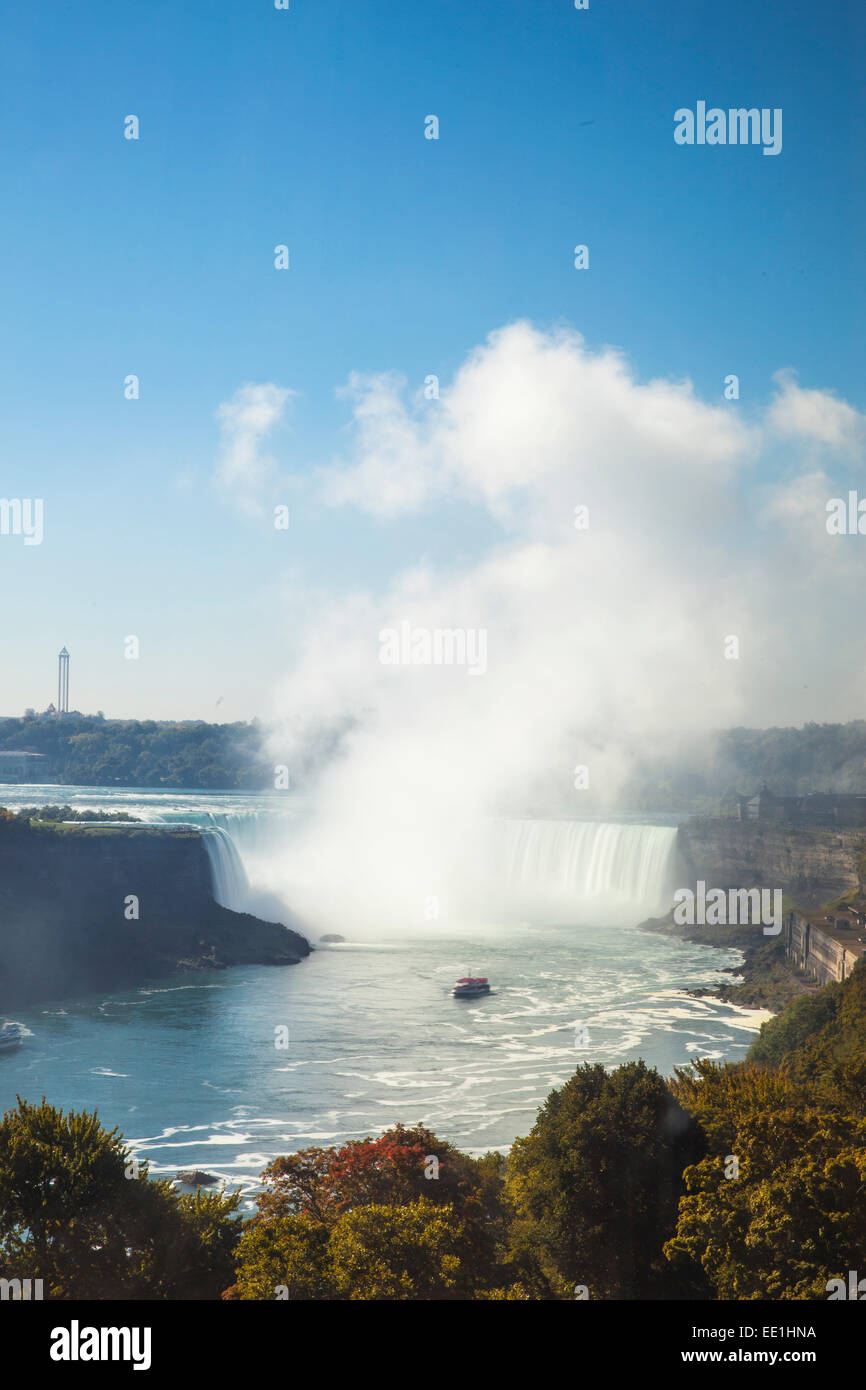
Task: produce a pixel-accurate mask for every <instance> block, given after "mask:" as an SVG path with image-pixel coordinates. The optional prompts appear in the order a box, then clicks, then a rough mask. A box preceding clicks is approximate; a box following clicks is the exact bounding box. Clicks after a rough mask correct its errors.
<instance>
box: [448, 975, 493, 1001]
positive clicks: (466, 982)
mask: <svg viewBox="0 0 866 1390" xmlns="http://www.w3.org/2000/svg"><path fill="white" fill-rule="evenodd" d="M451 993H452V994H453V995H454V998H455V999H477V998H478V996H479V994H489V993H490V985H489V984H488V981H487V976H486V975H464V976H463V978H462V980H458V981H457V983H456V985H455V986H454V988H453V989H452V991H451Z"/></svg>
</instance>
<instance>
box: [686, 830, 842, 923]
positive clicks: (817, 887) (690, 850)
mask: <svg viewBox="0 0 866 1390" xmlns="http://www.w3.org/2000/svg"><path fill="white" fill-rule="evenodd" d="M677 847H678V851H679V855H680V861H681V865H680V867H681V870H682V872H683V873H684V874H685V876H686V877H685V880H684V883H683V886H684V887H685V886H687V885H688V884H689V882H692V883H694V881H695V880H696V879H703V880H704V881H705V882H706V884H707V886H708V887H711V888H725V889H728V888H758V887H763V888H781V889H782V890H783V891H784V892H785V893H787V894H788V896H789V897H791V898H793V900H794V901H795V902H796V903H797V905H798V906H800V907H803V908H811V907H818V906H819V905H820V904H821V903H824V902H829V901H832V900H833V899H834V898H838V897H840V896H841V895H842V894H843V893H848V892H850V891H851V890H852V889H855V888H857V887H858V885H859V882H860V877H859V872H858V867H859V863H860V860H861V858H862V856H863V854H864V851H866V834H864V832H863V831H862V830H808V829H805V828H802V827H799V826H784V825H780V824H776V823H773V822H765V821H756V822H743V821H737V820H722V819H718V820H709V819H707V820H703V819H695V820H689V821H686V822H684V823H683V824H682V825H681V826H680V827H679V831H678V833H677Z"/></svg>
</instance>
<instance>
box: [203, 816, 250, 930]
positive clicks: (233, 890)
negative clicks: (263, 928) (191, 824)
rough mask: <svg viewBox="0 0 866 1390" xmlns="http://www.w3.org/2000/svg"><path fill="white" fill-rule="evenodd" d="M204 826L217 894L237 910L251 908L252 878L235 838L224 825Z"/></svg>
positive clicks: (219, 901) (206, 846) (226, 904)
mask: <svg viewBox="0 0 866 1390" xmlns="http://www.w3.org/2000/svg"><path fill="white" fill-rule="evenodd" d="M200 829H201V837H202V841H203V843H204V847H205V850H206V851H207V857H208V859H209V860H210V871H211V880H212V883H213V895H214V897H215V898H216V900H217V902H218V903H221V904H222V906H223V907H230V908H233V909H234V911H235V912H247V911H249V906H248V904H249V892H250V886H249V881H248V879H247V875H246V870H245V869H244V866H243V862H242V860H241V857H240V855H239V854H238V851H237V848H236V847H235V843H234V840H233V839H232V837H231V835H230V834H229V833H228V831H227V830H223V828H222V826H221V825H203V826H201V827H200Z"/></svg>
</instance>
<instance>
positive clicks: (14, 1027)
mask: <svg viewBox="0 0 866 1390" xmlns="http://www.w3.org/2000/svg"><path fill="white" fill-rule="evenodd" d="M20 1046H21V1029H20V1028H19V1027H18V1024H17V1023H4V1024H3V1027H2V1028H0V1052H11V1051H12V1049H13V1047H20Z"/></svg>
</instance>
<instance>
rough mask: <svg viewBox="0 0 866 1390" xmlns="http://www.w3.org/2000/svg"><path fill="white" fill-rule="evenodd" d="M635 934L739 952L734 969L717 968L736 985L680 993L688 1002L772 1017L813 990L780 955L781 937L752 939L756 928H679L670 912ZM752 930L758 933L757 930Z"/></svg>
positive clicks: (813, 984)
mask: <svg viewBox="0 0 866 1390" xmlns="http://www.w3.org/2000/svg"><path fill="white" fill-rule="evenodd" d="M640 929H641V931H651V932H658V933H660V934H661V935H663V936H673V937H677V938H678V939H679V940H681V941H687V942H690V943H693V944H695V945H699V946H714V947H716V948H717V949H719V950H732V949H733V950H737V951H740V952H741V953H742V961H741V963H740V964H738V965H733V966H721V967H720V968H721V969H722V970H723V971H724V972H725V974H730V975H732V976H736V977H737V979H736V982H734V981H733V980H732V982H731V984H729V985H728V984H724V985H716V986H714V987H712V988H707V989H689V990H686V993H687V994H688V995H690V996H691V997H692V998H693V999H702V998H710V999H718V1000H719V1001H720V1002H722V1003H725V1004H737V1005H739V1006H740V1007H741V1008H744V1009H769V1010H770V1011H771V1012H772V1013H778V1012H779V1010H780V1009H783V1008H784V1007H785V1005H786V1004H790V1003H791V1002H792V1000H794V999H799V998H800V997H801V996H802V995H804V994H813V993H814V992H815V991H816V990H817V989H818V988H819V986H818V984H817V983H816V982H815V981H814V980H811V979H809V977H808V976H807V975H805V974H804V973H803V972H802V971H801V970H800V969H799V968H798V967H797V965H796V964H795V963H794V962H793V961H791V960H790V959H789V958H788V957H787V956H786V954H785V942H784V937H783V935H779V936H777V937H762V936H760V935H759V936H758V937H757V939H756V928H755V927H752V926H745V927H708V926H694V927H689V926H679V925H678V924H677V923H675V922H674V920H673V912H670V913H668V914H667V915H666V916H665V917H658V918H650V919H649V920H648V921H646V922H641V924H640ZM757 931H758V932H760V928H758V929H757Z"/></svg>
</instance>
